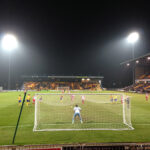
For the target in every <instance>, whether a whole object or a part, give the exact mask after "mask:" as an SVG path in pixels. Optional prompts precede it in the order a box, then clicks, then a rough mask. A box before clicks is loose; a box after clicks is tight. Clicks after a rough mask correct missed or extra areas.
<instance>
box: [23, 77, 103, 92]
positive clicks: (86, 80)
mask: <svg viewBox="0 0 150 150" xmlns="http://www.w3.org/2000/svg"><path fill="white" fill-rule="evenodd" d="M22 78H23V80H24V88H25V89H32V90H34V89H40V90H45V89H50V90H57V89H58V88H59V87H68V88H69V89H70V90H85V89H88V90H101V89H102V80H103V78H104V77H102V76H22Z"/></svg>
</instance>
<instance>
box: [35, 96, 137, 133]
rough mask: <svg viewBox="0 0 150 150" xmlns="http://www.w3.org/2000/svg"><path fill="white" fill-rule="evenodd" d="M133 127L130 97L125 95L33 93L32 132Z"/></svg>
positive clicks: (130, 128) (124, 128) (127, 128)
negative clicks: (33, 116) (34, 99)
mask: <svg viewBox="0 0 150 150" xmlns="http://www.w3.org/2000/svg"><path fill="white" fill-rule="evenodd" d="M76 107H78V108H80V109H79V110H78V111H79V112H78V113H80V114H77V113H76ZM133 129H134V128H133V127H132V123H131V102H130V97H127V96H125V95H124V94H120V93H70V94H69V93H51V94H50V93H43V94H42V93H39V94H36V102H35V119H34V128H33V131H65V130H66V131H67V130H68V131H69V130H133Z"/></svg>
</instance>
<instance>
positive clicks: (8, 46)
mask: <svg viewBox="0 0 150 150" xmlns="http://www.w3.org/2000/svg"><path fill="white" fill-rule="evenodd" d="M17 47H18V41H17V39H16V37H15V36H14V35H12V34H6V35H5V36H4V37H3V39H2V48H3V49H4V50H7V51H12V50H13V49H15V48H17Z"/></svg>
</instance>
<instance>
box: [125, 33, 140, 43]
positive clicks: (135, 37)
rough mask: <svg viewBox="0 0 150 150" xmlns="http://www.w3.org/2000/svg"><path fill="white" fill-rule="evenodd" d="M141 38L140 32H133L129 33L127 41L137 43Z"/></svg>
mask: <svg viewBox="0 0 150 150" xmlns="http://www.w3.org/2000/svg"><path fill="white" fill-rule="evenodd" d="M138 39H139V34H138V33H137V32H133V33H131V34H129V36H128V38H127V41H128V42H129V43H135V42H136V41H137V40H138Z"/></svg>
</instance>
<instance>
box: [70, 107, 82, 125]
mask: <svg viewBox="0 0 150 150" xmlns="http://www.w3.org/2000/svg"><path fill="white" fill-rule="evenodd" d="M73 110H74V115H73V118H72V124H73V123H74V119H75V117H76V116H79V118H80V122H81V123H83V121H82V117H81V114H80V111H81V108H80V107H79V106H78V105H76V106H75V107H74V109H73Z"/></svg>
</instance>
